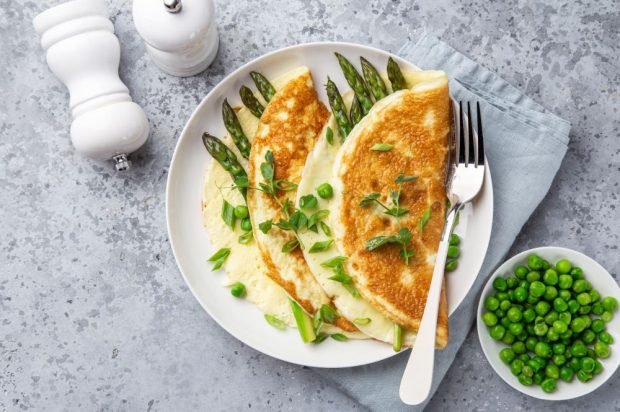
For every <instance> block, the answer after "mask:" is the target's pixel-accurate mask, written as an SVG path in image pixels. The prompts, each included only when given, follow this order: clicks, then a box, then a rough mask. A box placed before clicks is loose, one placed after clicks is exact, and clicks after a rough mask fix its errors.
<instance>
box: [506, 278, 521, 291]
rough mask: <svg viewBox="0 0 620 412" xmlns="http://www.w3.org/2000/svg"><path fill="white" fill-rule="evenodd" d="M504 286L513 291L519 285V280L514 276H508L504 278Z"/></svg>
mask: <svg viewBox="0 0 620 412" xmlns="http://www.w3.org/2000/svg"><path fill="white" fill-rule="evenodd" d="M506 284H507V285H508V289H514V288H516V287H517V285H518V284H519V279H517V278H515V277H514V276H508V277H507V278H506Z"/></svg>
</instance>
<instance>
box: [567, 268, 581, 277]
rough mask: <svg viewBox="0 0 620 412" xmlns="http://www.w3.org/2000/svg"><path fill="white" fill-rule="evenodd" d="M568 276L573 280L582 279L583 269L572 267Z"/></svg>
mask: <svg viewBox="0 0 620 412" xmlns="http://www.w3.org/2000/svg"><path fill="white" fill-rule="evenodd" d="M570 275H571V276H572V277H573V278H574V279H583V269H581V268H580V267H574V268H572V269H571V270H570Z"/></svg>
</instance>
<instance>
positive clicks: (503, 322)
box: [499, 318, 510, 329]
mask: <svg viewBox="0 0 620 412" xmlns="http://www.w3.org/2000/svg"><path fill="white" fill-rule="evenodd" d="M499 324H500V325H502V326H503V327H505V328H506V329H508V326H510V319H508V318H501V319H500V320H499Z"/></svg>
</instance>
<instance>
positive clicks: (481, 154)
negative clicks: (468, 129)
mask: <svg viewBox="0 0 620 412" xmlns="http://www.w3.org/2000/svg"><path fill="white" fill-rule="evenodd" d="M476 109H477V110H476V111H477V112H478V117H477V119H476V120H477V121H476V124H477V125H478V166H484V142H483V138H482V115H481V114H480V102H476Z"/></svg>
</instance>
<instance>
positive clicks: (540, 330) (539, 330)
mask: <svg viewBox="0 0 620 412" xmlns="http://www.w3.org/2000/svg"><path fill="white" fill-rule="evenodd" d="M548 330H549V327H548V326H547V324H545V323H542V322H541V323H537V324H536V325H534V334H535V335H536V336H545V335H546V334H547V331H548Z"/></svg>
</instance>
